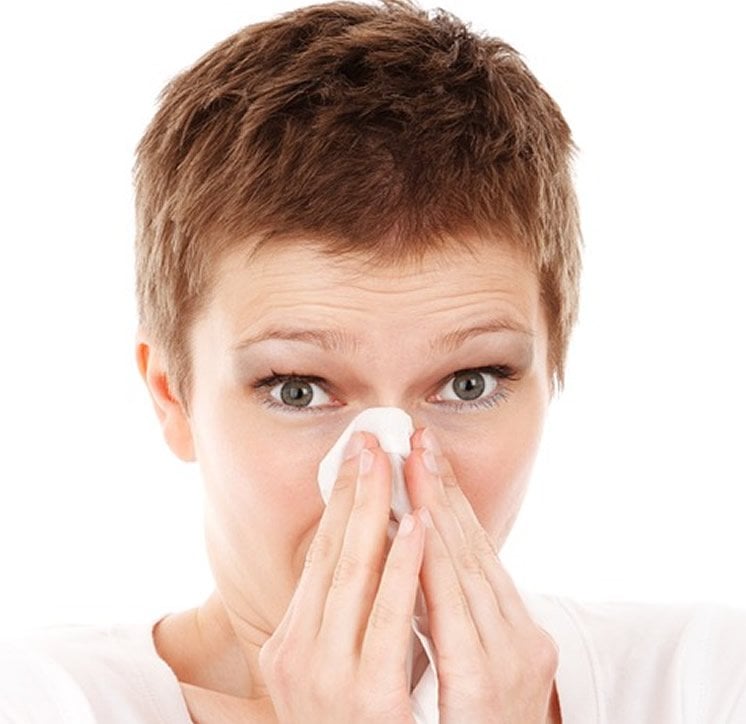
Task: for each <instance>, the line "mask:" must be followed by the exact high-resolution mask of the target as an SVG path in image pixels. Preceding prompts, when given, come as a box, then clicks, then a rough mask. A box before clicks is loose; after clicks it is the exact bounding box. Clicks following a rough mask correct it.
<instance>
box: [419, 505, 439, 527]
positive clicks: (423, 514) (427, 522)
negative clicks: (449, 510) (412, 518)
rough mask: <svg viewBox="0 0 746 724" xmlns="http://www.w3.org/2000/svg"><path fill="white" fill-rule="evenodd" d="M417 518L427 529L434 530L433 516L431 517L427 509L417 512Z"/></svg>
mask: <svg viewBox="0 0 746 724" xmlns="http://www.w3.org/2000/svg"><path fill="white" fill-rule="evenodd" d="M417 517H418V518H419V519H420V520H421V521H422V525H424V526H425V528H434V527H435V526H434V525H433V519H432V516H431V515H430V512H429V511H428V509H427V508H420V509H419V510H418V511H417Z"/></svg>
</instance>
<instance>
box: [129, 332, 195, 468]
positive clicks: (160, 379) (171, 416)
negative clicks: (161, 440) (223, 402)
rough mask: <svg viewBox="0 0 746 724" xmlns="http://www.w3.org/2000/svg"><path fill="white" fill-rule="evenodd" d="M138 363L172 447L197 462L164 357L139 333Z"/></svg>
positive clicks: (175, 451) (186, 420)
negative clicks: (170, 384)
mask: <svg viewBox="0 0 746 724" xmlns="http://www.w3.org/2000/svg"><path fill="white" fill-rule="evenodd" d="M135 360H136V362H137V369H138V370H139V372H140V376H141V377H142V378H143V380H144V382H145V385H146V387H147V388H148V392H149V393H150V398H151V400H152V401H153V407H154V409H155V413H156V415H157V416H158V420H159V422H160V423H161V428H162V429H163V436H164V437H165V438H166V442H167V443H168V446H169V447H170V448H171V450H172V451H173V453H174V454H175V455H176V456H177V457H178V458H180V459H181V460H183V461H184V462H194V461H195V460H196V459H197V458H196V456H195V454H194V441H193V439H192V429H191V425H190V422H189V418H188V417H187V415H186V413H185V412H184V408H183V406H182V404H181V402H179V400H178V399H176V397H174V396H173V395H172V394H171V389H170V387H169V383H168V374H167V371H166V367H165V364H164V360H163V357H162V355H161V354H160V352H159V351H158V349H157V348H156V347H154V346H152V345H151V344H150V343H149V342H148V340H147V339H146V338H145V337H144V336H143V335H142V334H141V333H140V332H139V331H138V334H137V339H136V342H135Z"/></svg>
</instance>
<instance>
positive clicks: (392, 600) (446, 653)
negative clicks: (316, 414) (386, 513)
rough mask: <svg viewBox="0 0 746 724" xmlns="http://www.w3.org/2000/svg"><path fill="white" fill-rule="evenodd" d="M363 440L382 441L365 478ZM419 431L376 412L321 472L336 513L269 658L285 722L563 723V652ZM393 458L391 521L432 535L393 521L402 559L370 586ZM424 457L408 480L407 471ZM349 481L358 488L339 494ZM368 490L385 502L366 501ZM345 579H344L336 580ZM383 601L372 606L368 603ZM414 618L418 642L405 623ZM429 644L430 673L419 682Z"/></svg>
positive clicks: (329, 515) (387, 412) (401, 418)
mask: <svg viewBox="0 0 746 724" xmlns="http://www.w3.org/2000/svg"><path fill="white" fill-rule="evenodd" d="M357 431H361V432H367V433H371V434H373V435H374V436H375V437H376V438H377V440H378V443H379V445H378V446H375V447H370V443H368V446H369V448H370V449H369V450H368V451H367V455H371V454H372V455H373V457H372V458H371V459H372V460H373V461H374V462H373V467H371V468H369V469H368V471H367V472H366V471H365V467H364V466H363V465H360V466H359V467H355V468H353V465H352V463H353V462H354V463H355V465H358V463H360V462H362V459H363V457H364V456H365V455H366V451H362V452H360V453H359V454H357V455H353V456H352V457H349V458H348V459H346V458H345V448H346V446H347V443H348V441H349V440H350V438H351V437H352V435H353V433H355V432H357ZM414 432H415V431H414V428H413V422H412V420H411V418H410V417H409V415H407V414H406V413H405V412H404V411H403V410H400V409H399V408H393V407H374V408H369V409H367V410H364V411H363V412H361V413H360V414H359V415H358V416H357V417H356V418H355V419H354V420H352V422H351V423H350V424H349V425H348V427H347V428H346V429H345V430H344V432H343V433H342V434H341V435H340V437H339V439H338V440H337V441H336V442H335V443H334V445H333V446H332V448H331V449H330V450H329V451H328V453H327V454H326V455H325V457H324V458H323V460H322V461H321V463H320V464H319V468H318V480H317V482H318V486H319V490H320V493H321V496H322V498H323V500H324V502H325V503H326V504H327V510H326V511H325V513H324V515H323V516H322V519H321V522H320V524H319V531H318V532H317V537H316V538H315V539H314V542H313V543H312V544H311V548H312V549H313V547H314V543H316V541H317V539H318V540H321V541H322V542H324V545H323V546H321V549H320V550H321V551H322V552H321V553H320V555H314V554H313V552H312V551H311V549H309V554H310V557H307V559H306V565H305V567H304V570H303V572H302V574H301V578H300V581H299V582H298V585H297V588H296V591H295V595H294V596H293V599H292V600H291V603H290V606H289V607H288V610H287V612H286V615H285V618H284V619H283V620H282V621H281V622H280V624H279V626H278V627H277V629H276V630H275V632H274V633H273V634H272V636H271V637H270V638H269V640H268V641H267V642H266V643H265V645H264V646H263V647H262V657H263V662H262V660H261V659H260V666H262V669H263V671H264V673H265V684H266V686H267V690H268V691H269V694H270V696H271V699H272V703H273V706H274V708H275V712H276V714H277V717H278V719H279V721H282V722H296V721H298V722H301V721H303V722H305V721H321V720H324V721H327V720H328V721H331V720H333V721H353V720H355V721H358V720H363V719H365V720H371V717H372V718H373V720H375V721H378V720H379V719H380V720H384V719H385V720H386V721H387V722H391V724H394V723H395V722H397V723H398V722H402V723H404V722H407V724H411V722H412V721H414V722H415V724H436V723H438V722H443V723H444V724H451V723H453V722H466V721H468V722H479V723H481V722H491V721H520V722H521V723H522V724H548V723H552V724H553V723H554V722H559V721H561V719H560V718H559V700H558V694H557V689H556V687H555V684H554V677H555V674H556V672H557V669H558V666H559V653H558V649H557V646H556V644H555V643H554V641H553V640H552V639H551V637H550V636H549V634H548V633H547V632H546V631H545V630H544V629H542V628H540V627H539V626H538V625H537V624H536V623H535V622H534V621H533V620H532V618H531V615H530V613H529V611H528V609H527V607H526V605H525V604H524V602H523V599H522V598H521V595H520V594H519V592H518V590H517V589H516V587H515V585H514V583H513V581H512V579H511V578H510V576H509V575H508V573H507V571H506V570H505V569H504V568H503V566H502V563H501V562H500V559H499V557H498V555H497V552H496V550H495V548H494V546H493V545H492V543H491V538H490V536H489V534H488V533H487V532H486V531H485V530H484V529H483V528H482V526H481V524H480V522H479V519H478V517H477V515H476V513H475V512H474V510H473V509H472V506H471V504H470V502H469V500H468V499H467V497H466V496H465V495H464V493H463V491H462V490H461V487H460V484H459V483H458V481H457V480H456V477H455V475H454V471H453V470H452V469H451V467H450V464H449V460H448V459H447V457H446V456H445V455H442V454H440V453H439V451H437V450H436V451H434V452H435V456H434V457H432V458H430V462H429V463H428V453H426V452H425V451H423V450H420V449H419V448H420V444H419V443H422V446H423V447H425V446H426V444H425V443H426V438H427V435H424V434H423V435H422V436H421V437H420V438H419V443H418V438H417V436H416V435H415V434H414ZM412 441H414V442H415V445H416V446H417V447H416V449H415V450H414V451H413V450H412V448H411V442H412ZM382 451H383V452H384V453H385V454H386V455H387V456H388V459H389V461H390V472H391V482H392V487H391V512H392V514H393V518H394V519H395V520H396V521H401V520H402V518H403V516H404V515H405V514H407V513H410V512H411V511H412V507H413V503H414V506H415V507H416V508H418V509H419V508H421V507H424V508H426V509H427V510H428V511H429V512H430V514H431V516H432V520H431V521H429V523H427V524H426V525H427V527H423V526H422V523H420V524H418V525H417V527H416V529H417V531H418V532H417V536H416V537H412V536H411V533H410V536H407V535H402V533H403V526H402V527H401V528H402V529H401V530H399V531H398V532H397V525H396V523H395V522H394V521H390V522H389V526H388V531H387V532H388V536H389V538H391V539H392V545H391V549H390V550H389V552H388V555H387V557H386V559H385V561H384V565H383V567H382V568H381V570H382V573H381V574H380V576H378V577H376V578H377V580H376V581H373V580H372V577H371V572H372V571H373V570H374V569H377V568H378V563H377V562H375V561H374V560H373V559H374V558H375V559H377V558H378V556H379V555H380V554H379V551H380V548H379V546H380V540H381V539H380V538H379V537H378V534H380V532H381V531H382V528H381V527H380V526H379V527H377V531H378V534H376V536H374V537H371V533H372V531H373V530H374V527H372V525H371V521H373V519H374V517H377V516H381V519H382V518H383V510H384V506H385V505H386V503H387V501H386V500H385V496H381V495H380V488H376V487H375V485H376V483H377V481H380V480H381V479H382V476H383V475H384V467H383V464H382V463H383V459H384V457H383V455H382ZM413 455H414V458H412V459H411V462H407V465H406V470H407V478H406V479H405V476H404V468H405V461H407V460H408V458H410V457H411V456H413ZM342 476H346V477H347V479H348V480H350V481H352V480H354V481H355V485H342V486H335V483H336V482H337V480H338V479H340V478H341V477H342ZM366 486H374V487H372V488H371V487H368V488H366ZM366 489H367V490H368V491H369V494H370V491H372V492H373V493H375V492H376V491H377V492H378V493H379V495H378V496H375V495H371V497H369V498H366V493H365V491H366ZM353 496H354V497H355V501H356V502H355V503H353V501H352V500H351V498H352V497H353ZM361 496H362V497H361ZM410 497H413V498H414V500H410ZM372 501H374V503H373V502H372ZM371 505H374V507H371ZM373 513H375V516H373ZM380 522H381V523H382V522H383V520H380ZM319 533H321V535H319ZM423 534H424V552H423V549H422V545H423ZM330 543H331V544H332V545H333V549H332V553H331V555H329V544H330ZM319 545H320V544H319ZM415 551H416V557H415ZM420 555H421V556H422V558H421V563H420ZM344 556H347V558H348V560H352V559H359V561H360V562H361V563H362V564H363V569H364V570H365V571H367V573H365V577H366V578H367V579H368V580H367V581H362V579H361V578H360V575H359V574H356V575H354V576H352V577H349V576H347V575H346V572H345V571H344V570H342V571H339V570H338V569H339V565H338V564H339V562H340V561H341V560H342V558H343V557H344ZM392 561H393V564H392V565H389V563H390V562H392ZM338 573H339V574H340V575H341V576H343V577H342V578H340V579H337V575H338ZM418 574H421V578H420V576H419V575H418ZM420 581H421V584H422V585H421V586H420ZM373 584H375V588H372V585H373ZM376 589H377V592H375V594H374V595H375V598H374V600H372V601H371V600H369V599H368V595H369V594H365V593H362V591H370V590H373V591H376ZM380 601H384V602H385V605H384V607H385V613H387V614H388V615H387V616H385V617H382V618H380V619H379V621H378V623H377V624H376V625H374V626H371V625H370V623H371V621H372V616H371V612H375V611H376V604H377V603H378V602H380ZM433 602H435V603H433ZM361 605H362V608H361ZM371 605H372V606H373V608H372V609H371V608H370V606H371ZM428 605H429V607H428ZM410 612H412V613H411V622H410V625H409V629H410V630H409V635H408V637H407V634H406V632H405V629H403V628H402V624H403V623H405V622H406V620H407V618H408V617H409V616H410ZM361 627H362V632H363V633H364V635H363V636H362V639H361V638H360V636H361ZM431 634H432V639H431ZM405 637H406V638H405ZM407 638H408V640H407ZM418 641H419V643H420V644H421V646H422V649H423V651H424V653H425V655H426V657H427V660H428V663H427V666H426V668H425V670H424V672H423V673H422V675H421V677H420V679H419V681H413V665H414V651H415V649H416V648H417V647H418V644H417V642H418ZM436 645H437V648H436ZM436 651H437V667H436ZM353 652H355V653H353ZM356 655H357V658H355V656H356ZM278 662H280V663H278ZM402 664H404V666H403V667H402ZM402 668H403V669H404V671H403V672H402ZM309 673H311V674H313V675H312V676H310V677H309ZM402 673H403V674H404V676H405V680H404V681H403V680H402ZM413 687H414V688H413ZM555 712H556V715H555ZM366 717H367V718H366Z"/></svg>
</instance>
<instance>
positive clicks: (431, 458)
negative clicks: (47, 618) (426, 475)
mask: <svg viewBox="0 0 746 724" xmlns="http://www.w3.org/2000/svg"><path fill="white" fill-rule="evenodd" d="M422 460H423V462H424V463H425V467H426V468H427V469H428V470H429V471H430V472H431V473H432V474H433V475H438V473H439V472H440V471H439V470H438V463H437V462H436V461H435V455H433V454H432V453H431V452H430V451H429V450H425V452H424V453H422Z"/></svg>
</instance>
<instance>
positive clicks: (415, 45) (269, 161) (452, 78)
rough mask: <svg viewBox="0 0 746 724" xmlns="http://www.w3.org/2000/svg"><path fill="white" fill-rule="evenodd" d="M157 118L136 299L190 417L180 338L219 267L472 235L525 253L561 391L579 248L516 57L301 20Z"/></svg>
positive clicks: (305, 16) (315, 13) (434, 30)
mask: <svg viewBox="0 0 746 724" xmlns="http://www.w3.org/2000/svg"><path fill="white" fill-rule="evenodd" d="M160 101H161V102H160V107H159V109H158V111H157V113H156V114H155V116H154V118H153V120H152V121H151V123H150V125H149V126H148V128H147V130H146V132H145V134H144V136H143V138H142V140H141V141H140V143H139V145H138V148H137V161H136V166H135V187H136V188H135V191H136V207H137V238H136V275H137V280H136V293H137V303H138V315H139V322H140V326H141V328H142V329H144V330H145V331H147V333H148V334H149V335H150V337H151V339H152V340H153V341H154V342H155V343H157V344H159V345H160V346H161V347H162V349H163V350H164V352H165V355H166V360H167V367H168V373H169V378H170V383H171V386H172V392H173V393H175V394H176V396H177V397H178V398H179V400H180V401H181V402H182V404H183V405H184V406H185V407H186V408H187V409H188V403H189V399H190V397H191V391H192V383H193V380H192V364H191V348H190V330H191V326H192V324H193V323H194V321H195V320H196V319H198V317H199V315H200V313H201V312H202V311H204V309H205V308H206V306H207V304H208V303H209V297H210V292H211V290H212V289H213V284H214V282H215V279H214V270H215V267H216V261H217V260H218V258H219V257H220V256H221V255H222V254H224V253H225V252H227V251H230V250H231V249H233V248H235V247H237V246H247V253H248V252H251V251H252V250H254V251H255V250H258V249H259V248H260V247H263V246H266V245H267V244H272V243H273V241H274V242H275V243H279V241H280V240H282V239H285V240H288V239H290V240H292V239H293V238H295V239H296V240H297V239H300V238H302V237H311V238H313V239H314V240H319V241H321V242H323V251H324V253H328V254H330V255H339V254H347V253H358V252H362V253H363V254H365V255H367V256H368V258H369V259H370V262H371V263H374V264H377V265H379V266H381V267H385V266H386V265H396V264H397V263H402V262H405V261H410V260H414V259H417V258H420V259H421V258H422V257H423V256H424V255H425V254H427V253H428V252H429V251H434V250H444V249H445V250H447V249H448V248H453V247H454V246H456V245H458V246H460V247H464V246H465V242H464V241H463V239H464V238H465V237H466V236H467V235H469V234H477V235H478V236H479V237H487V238H495V239H496V240H497V239H502V240H508V241H509V242H510V243H512V244H518V245H520V247H521V248H523V249H524V250H525V251H526V252H528V254H529V258H530V259H531V262H532V264H533V265H534V267H535V269H536V272H537V275H538V279H539V284H540V288H541V299H542V303H543V305H544V310H545V312H546V314H547V320H548V324H549V360H548V361H549V364H550V370H551V371H552V384H553V389H554V390H556V389H557V386H559V388H562V387H563V386H564V361H565V356H566V351H567V346H568V342H569V337H570V333H571V330H572V327H573V325H574V323H575V321H576V317H577V309H578V298H579V280H580V270H581V254H580V251H581V246H582V239H581V236H580V230H579V224H578V214H577V204H576V199H575V193H574V189H573V185H572V179H571V160H572V155H573V151H574V144H573V141H572V139H571V134H570V129H569V127H568V125H567V123H566V122H565V120H564V118H563V116H562V114H561V112H560V110H559V108H558V107H557V105H556V104H555V102H554V101H553V100H552V98H551V97H550V96H549V95H548V94H547V93H546V92H545V91H544V89H543V88H542V87H541V85H540V84H539V83H538V81H537V80H536V78H535V77H534V76H533V75H532V73H531V72H530V71H529V70H528V68H527V67H526V65H525V64H524V62H523V60H522V59H521V57H520V56H519V54H518V53H517V52H516V51H515V50H514V49H513V48H512V47H510V46H509V45H507V44H506V43H504V42H503V41H502V40H499V39H497V38H493V37H489V36H485V35H483V34H477V33H474V32H472V31H471V30H470V29H469V26H468V25H465V24H464V23H463V22H461V21H460V20H459V19H458V18H456V17H454V16H453V15H451V14H450V13H447V12H445V11H443V10H436V11H433V12H426V11H424V10H422V9H420V8H418V7H417V6H416V5H414V4H412V3H411V2H409V1H408V0H383V2H382V3H381V4H380V5H371V4H363V3H357V2H333V3H328V4H321V5H313V6H309V7H304V8H300V9H298V10H294V11H291V12H287V13H284V14H282V15H279V16H278V17H276V18H275V19H272V20H270V21H267V22H264V23H259V24H255V25H250V26H248V27H246V28H244V29H243V30H240V31H239V32H237V33H236V34H235V35H232V36H231V37H229V38H227V39H226V40H225V41H223V42H222V43H220V44H218V45H217V46H216V47H215V48H213V49H212V50H211V51H210V52H208V53H207V54H206V55H204V56H203V57H202V58H201V59H199V60H198V61H197V62H196V63H195V65H194V66H192V67H191V68H189V69H188V70H186V71H185V72H183V73H181V74H180V75H178V76H177V77H175V78H174V79H173V80H172V81H171V82H170V83H169V84H168V85H167V86H166V87H165V88H164V90H163V92H162V93H161V96H160ZM296 243H300V242H297V241H296Z"/></svg>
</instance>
